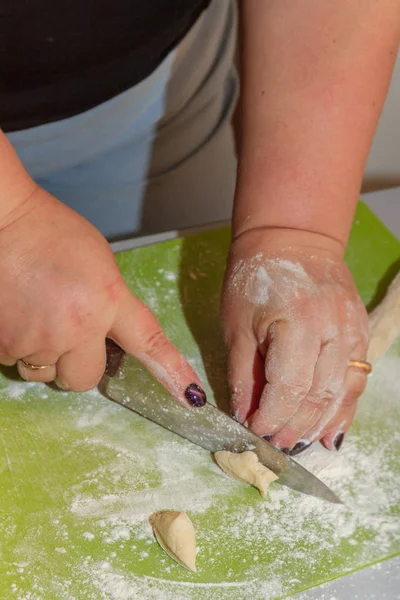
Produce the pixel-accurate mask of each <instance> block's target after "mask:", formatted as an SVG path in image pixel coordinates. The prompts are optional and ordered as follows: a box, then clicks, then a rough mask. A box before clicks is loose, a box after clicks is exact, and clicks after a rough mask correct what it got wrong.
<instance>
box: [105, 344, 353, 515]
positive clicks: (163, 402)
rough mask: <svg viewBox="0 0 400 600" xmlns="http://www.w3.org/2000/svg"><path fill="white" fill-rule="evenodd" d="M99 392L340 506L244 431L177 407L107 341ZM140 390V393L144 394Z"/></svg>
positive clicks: (209, 410)
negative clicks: (248, 455) (250, 457)
mask: <svg viewBox="0 0 400 600" xmlns="http://www.w3.org/2000/svg"><path fill="white" fill-rule="evenodd" d="M99 389H100V391H101V392H102V394H103V395H104V396H106V397H107V398H108V399H109V400H113V401H114V402H116V403H117V404H120V405H121V406H124V407H125V408H128V409H129V410H132V411H134V412H136V413H138V414H139V415H141V416H142V417H145V418H146V419H149V420H150V421H153V422H154V423H157V424H158V425H161V427H164V428H165V429H168V430H169V431H172V432H173V433H176V434H177V435H180V436H181V437H183V438H185V439H186V440H189V441H191V442H193V443H194V444H197V445H198V446H201V447H202V448H204V449H205V450H208V451H209V452H212V453H214V452H217V451H218V450H229V451H230V452H244V451H246V450H251V451H252V452H255V454H257V456H258V459H259V461H260V462H261V463H262V464H263V465H265V466H266V467H268V469H271V471H273V472H274V473H275V474H276V475H278V478H279V479H278V480H277V483H280V484H282V485H286V486H288V487H290V488H292V489H293V490H296V491H298V492H302V493H303V494H310V495H312V496H316V497H317V498H321V499H323V500H327V501H328V502H332V503H335V504H342V502H341V500H340V499H339V498H338V497H337V496H336V494H334V493H333V491H332V490H330V489H329V487H328V486H326V485H325V484H324V483H323V482H322V481H320V480H319V479H318V478H317V477H315V475H313V474H312V473H310V472H309V471H307V470H306V469H304V467H302V466H300V465H299V464H298V463H296V462H295V461H294V460H293V459H292V458H290V457H289V456H287V455H286V454H284V453H283V452H281V451H280V450H278V449H277V448H275V447H274V446H272V445H271V444H269V443H268V442H267V441H266V440H263V439H262V438H260V437H258V436H257V435H255V434H254V433H252V432H251V431H250V430H249V429H247V428H246V427H244V426H243V425H241V424H240V423H238V422H237V421H235V420H234V419H232V418H231V417H229V416H228V415H227V414H225V413H224V412H222V411H221V410H219V409H218V408H216V407H215V406H213V405H212V404H210V403H208V402H207V404H206V405H205V406H203V407H201V408H186V407H185V406H183V405H182V404H179V402H177V401H176V400H175V399H174V398H173V397H172V396H171V395H170V394H169V393H168V392H167V391H166V390H165V389H164V388H163V387H162V386H161V384H160V383H159V382H158V381H156V380H155V379H154V378H153V377H152V376H151V374H150V373H149V372H148V371H147V370H146V369H145V368H144V367H143V366H142V365H141V364H140V363H139V361H137V360H136V359H135V358H134V357H132V356H130V355H128V354H125V353H123V352H122V350H121V349H120V348H119V347H118V346H116V345H115V344H113V343H111V344H110V343H108V340H107V369H106V372H105V374H104V376H103V378H102V381H101V383H100V385H99ZM140 390H146V392H145V393H143V392H141V391H140Z"/></svg>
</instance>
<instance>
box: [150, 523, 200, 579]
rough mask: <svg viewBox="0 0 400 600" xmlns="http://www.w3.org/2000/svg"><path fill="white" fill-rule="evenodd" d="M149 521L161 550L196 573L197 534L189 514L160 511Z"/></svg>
mask: <svg viewBox="0 0 400 600" xmlns="http://www.w3.org/2000/svg"><path fill="white" fill-rule="evenodd" d="M149 521H150V525H151V526H152V528H153V532H154V535H155V537H156V540H157V542H158V543H159V544H160V546H161V548H162V549H163V550H165V552H166V553H167V554H168V555H169V556H170V557H171V558H173V559H174V560H175V561H176V562H177V563H179V564H180V565H181V566H182V567H185V568H186V569H189V570H190V571H196V534H195V531H194V527H193V523H192V521H191V520H190V519H189V517H188V516H187V514H186V513H184V512H177V511H160V512H155V513H153V514H152V515H151V516H150V518H149Z"/></svg>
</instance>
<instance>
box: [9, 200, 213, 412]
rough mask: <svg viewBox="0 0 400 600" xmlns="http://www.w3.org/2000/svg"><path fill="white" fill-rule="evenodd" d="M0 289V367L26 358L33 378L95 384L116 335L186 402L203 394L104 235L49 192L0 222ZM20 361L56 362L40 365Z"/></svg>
mask: <svg viewBox="0 0 400 600" xmlns="http://www.w3.org/2000/svg"><path fill="white" fill-rule="evenodd" d="M0 290H1V294H0V363H1V364H4V365H12V364H15V362H17V361H18V369H19V371H20V374H21V375H22V377H24V378H25V379H28V380H30V381H33V380H34V381H52V380H54V379H55V380H56V382H57V383H58V384H59V386H60V387H62V388H64V389H69V390H74V391H84V390H88V389H90V388H92V387H94V386H95V385H96V384H97V383H98V382H99V380H100V378H101V376H102V374H103V372H104V368H105V359H106V356H105V338H106V337H109V338H111V339H112V340H114V341H115V342H116V343H117V344H119V345H120V346H121V347H122V348H123V349H124V350H125V351H126V352H128V353H130V354H133V355H134V356H136V357H137V358H138V359H139V360H140V361H141V362H142V363H143V364H144V365H145V366H146V367H148V368H149V370H150V371H151V372H152V373H153V374H154V375H155V377H157V379H159V380H160V381H161V382H162V383H163V384H164V385H165V387H166V388H167V389H168V390H169V391H170V392H171V393H172V394H173V395H174V396H175V397H176V398H177V399H178V400H180V401H181V402H182V403H183V404H185V405H187V402H186V400H185V396H186V398H187V400H189V402H190V400H191V404H196V403H197V400H199V401H200V403H201V401H202V400H203V396H202V393H201V390H200V391H199V390H196V388H194V389H192V391H190V390H189V391H188V390H187V387H188V385H189V384H191V383H192V382H193V383H195V384H198V383H199V381H198V377H197V376H196V374H195V372H194V371H193V369H192V368H191V367H190V366H189V364H188V363H187V362H186V361H185V359H184V358H183V357H182V356H181V354H180V353H179V352H178V350H177V349H176V348H175V347H174V346H173V344H172V343H171V342H170V341H169V340H168V339H167V337H166V335H165V334H164V333H163V331H162V329H161V328H160V325H159V324H158V322H157V320H156V318H155V316H154V315H153V314H152V313H151V311H150V310H149V309H148V308H147V307H146V306H145V305H144V304H143V303H142V302H141V301H140V300H138V299H137V298H136V297H135V296H134V295H133V294H132V293H131V292H130V291H129V289H128V287H127V286H126V285H125V283H124V281H123V279H122V276H121V274H120V272H119V270H118V268H117V265H116V263H115V260H114V257H113V254H112V252H111V249H110V247H109V245H108V244H107V242H106V240H105V239H104V237H103V236H102V235H101V234H100V233H99V232H98V231H97V230H96V229H95V228H94V227H93V226H92V225H91V224H90V223H88V222H87V221H86V220H85V219H83V218H82V217H80V216H79V215H78V214H77V213H75V212H74V211H73V210H71V209H69V208H68V207H66V206H65V205H64V204H62V203H61V202H59V201H58V200H57V199H56V198H54V197H53V196H51V195H50V194H48V193H47V192H45V191H44V190H43V189H41V188H34V189H33V192H32V193H31V194H30V195H29V197H28V199H27V200H25V201H24V202H21V203H20V204H19V205H18V206H17V207H16V208H14V210H13V211H12V212H11V213H8V214H7V215H3V217H2V218H1V219H0ZM19 359H23V360H25V361H26V362H28V363H30V364H32V365H49V366H48V367H47V368H45V369H42V370H37V371H33V370H31V369H30V368H29V367H27V366H25V365H24V363H23V362H22V361H21V360H19ZM203 395H204V393H203ZM204 401H205V397H204Z"/></svg>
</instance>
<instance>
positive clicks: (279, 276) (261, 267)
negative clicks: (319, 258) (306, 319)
mask: <svg viewBox="0 0 400 600" xmlns="http://www.w3.org/2000/svg"><path fill="white" fill-rule="evenodd" d="M314 288H315V284H314V283H313V281H312V279H311V277H310V275H309V274H308V273H306V271H305V269H304V268H303V266H302V265H301V264H299V263H296V262H292V261H290V260H287V259H283V258H267V257H265V256H264V255H263V254H262V253H259V254H257V255H256V256H254V257H252V258H250V259H247V260H245V259H242V260H240V261H238V263H237V264H236V265H235V266H234V268H233V271H232V275H231V278H230V281H229V289H230V293H240V294H241V293H243V294H244V295H245V296H246V298H247V299H248V300H249V302H251V303H252V304H255V305H266V304H267V302H268V300H269V299H270V297H271V295H275V296H278V297H279V298H280V299H281V301H282V302H283V303H285V302H286V300H287V297H288V295H292V296H293V297H297V296H298V294H299V293H300V291H301V290H304V289H305V290H308V291H309V292H312V290H313V289H314Z"/></svg>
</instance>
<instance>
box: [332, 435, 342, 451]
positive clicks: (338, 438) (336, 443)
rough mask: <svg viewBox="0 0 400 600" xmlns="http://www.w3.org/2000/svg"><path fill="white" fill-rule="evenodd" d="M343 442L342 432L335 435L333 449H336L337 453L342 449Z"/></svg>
mask: <svg viewBox="0 0 400 600" xmlns="http://www.w3.org/2000/svg"><path fill="white" fill-rule="evenodd" d="M343 440H344V433H343V431H341V432H340V433H337V434H336V435H335V438H334V440H333V445H334V446H335V448H336V450H337V451H338V452H339V450H340V448H341V447H342V444H343Z"/></svg>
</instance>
